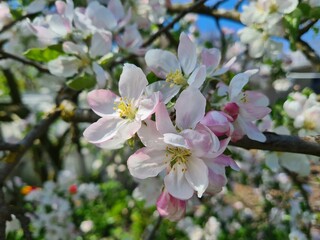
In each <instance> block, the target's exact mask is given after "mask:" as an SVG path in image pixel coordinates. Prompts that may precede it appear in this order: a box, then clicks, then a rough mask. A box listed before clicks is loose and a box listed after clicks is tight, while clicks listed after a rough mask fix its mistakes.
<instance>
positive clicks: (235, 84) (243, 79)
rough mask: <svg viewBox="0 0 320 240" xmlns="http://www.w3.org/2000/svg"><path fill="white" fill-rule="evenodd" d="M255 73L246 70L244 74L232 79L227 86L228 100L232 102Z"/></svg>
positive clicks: (255, 71)
mask: <svg viewBox="0 0 320 240" xmlns="http://www.w3.org/2000/svg"><path fill="white" fill-rule="evenodd" d="M257 72H258V70H257V69H253V70H247V71H245V72H244V73H239V74H237V75H235V76H234V77H233V78H232V80H231V82H230V85H229V94H230V100H233V99H234V98H235V97H237V96H238V95H239V94H240V92H241V90H242V88H243V87H244V86H245V85H246V84H247V83H248V81H249V78H250V77H251V76H252V75H253V74H256V73H257Z"/></svg>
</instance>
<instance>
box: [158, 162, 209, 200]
mask: <svg viewBox="0 0 320 240" xmlns="http://www.w3.org/2000/svg"><path fill="white" fill-rule="evenodd" d="M202 174H203V173H202ZM164 185H165V186H166V189H167V190H168V192H169V193H170V194H171V195H172V196H173V197H175V198H178V199H181V200H187V199H189V198H191V197H192V195H193V192H194V190H193V189H192V187H191V186H190V184H189V183H188V182H187V180H186V178H185V174H184V172H183V166H182V164H175V165H174V166H173V168H172V169H171V170H170V172H169V174H168V175H167V176H165V178H164Z"/></svg>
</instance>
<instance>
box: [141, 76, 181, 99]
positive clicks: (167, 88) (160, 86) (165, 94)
mask: <svg viewBox="0 0 320 240" xmlns="http://www.w3.org/2000/svg"><path fill="white" fill-rule="evenodd" d="M180 88H181V87H180V86H179V85H177V84H174V85H173V86H171V84H170V83H168V82H166V81H157V82H154V83H151V84H150V85H148V86H147V88H146V91H145V92H146V94H147V95H151V94H152V93H154V92H158V91H159V92H161V101H162V102H164V103H165V104H167V103H168V102H169V101H170V100H171V99H172V98H173V97H174V96H176V95H177V94H178V92H179V90H180Z"/></svg>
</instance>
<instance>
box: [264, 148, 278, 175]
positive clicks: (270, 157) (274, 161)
mask: <svg viewBox="0 0 320 240" xmlns="http://www.w3.org/2000/svg"><path fill="white" fill-rule="evenodd" d="M266 165H267V166H268V167H269V168H270V169H271V170H272V171H273V172H276V171H278V170H279V169H280V165H279V159H278V156H277V153H274V152H271V153H268V154H266Z"/></svg>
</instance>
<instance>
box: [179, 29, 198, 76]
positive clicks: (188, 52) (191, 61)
mask: <svg viewBox="0 0 320 240" xmlns="http://www.w3.org/2000/svg"><path fill="white" fill-rule="evenodd" d="M178 58H179V61H180V64H181V67H182V69H183V72H184V73H185V74H186V75H189V74H190V73H191V72H192V71H193V70H194V68H195V66H196V63H197V53H196V46H195V44H194V43H193V42H192V41H191V40H190V38H189V37H188V35H187V34H185V33H184V32H182V33H181V34H180V42H179V46H178Z"/></svg>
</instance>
